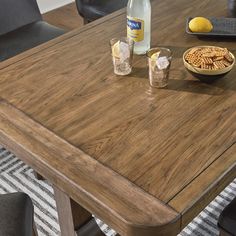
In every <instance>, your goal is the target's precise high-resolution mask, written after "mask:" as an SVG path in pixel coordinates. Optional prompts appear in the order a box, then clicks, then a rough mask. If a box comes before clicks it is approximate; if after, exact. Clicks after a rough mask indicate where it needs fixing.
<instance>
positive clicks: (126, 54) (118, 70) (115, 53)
mask: <svg viewBox="0 0 236 236" xmlns="http://www.w3.org/2000/svg"><path fill="white" fill-rule="evenodd" d="M110 46H111V53H112V61H113V66H114V73H115V74H116V75H128V74H130V73H131V72H132V59H133V48H134V41H133V40H131V39H129V38H126V37H123V38H120V39H118V38H114V39H111V40H110Z"/></svg>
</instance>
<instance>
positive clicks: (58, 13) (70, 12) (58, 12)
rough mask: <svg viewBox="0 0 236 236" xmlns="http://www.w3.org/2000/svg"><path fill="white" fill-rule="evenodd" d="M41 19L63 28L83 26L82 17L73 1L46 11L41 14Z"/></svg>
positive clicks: (69, 28)
mask: <svg viewBox="0 0 236 236" xmlns="http://www.w3.org/2000/svg"><path fill="white" fill-rule="evenodd" d="M43 19H44V20H45V21H47V22H48V23H50V24H52V25H55V26H58V27H60V28H63V29H65V30H73V29H76V28H78V27H81V26H83V18H82V17H81V16H79V14H78V12H77V8H76V5H75V3H71V4H68V5H66V6H63V7H60V8H57V9H55V10H52V11H50V12H47V13H45V14H43Z"/></svg>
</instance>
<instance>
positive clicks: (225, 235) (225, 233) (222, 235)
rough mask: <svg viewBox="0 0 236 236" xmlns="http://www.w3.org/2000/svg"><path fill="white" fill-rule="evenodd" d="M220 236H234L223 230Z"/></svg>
mask: <svg viewBox="0 0 236 236" xmlns="http://www.w3.org/2000/svg"><path fill="white" fill-rule="evenodd" d="M219 236H232V235H231V234H229V233H228V232H226V231H224V230H223V229H220V235H219Z"/></svg>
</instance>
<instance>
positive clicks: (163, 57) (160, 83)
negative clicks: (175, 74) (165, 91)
mask: <svg viewBox="0 0 236 236" xmlns="http://www.w3.org/2000/svg"><path fill="white" fill-rule="evenodd" d="M147 58H148V67H149V82H150V85H151V86H152V87H156V88H164V87H166V86H167V85H168V76H169V69H170V64H171V59H172V53H171V51H170V49H168V48H161V47H158V48H151V49H150V50H149V51H148V52H147Z"/></svg>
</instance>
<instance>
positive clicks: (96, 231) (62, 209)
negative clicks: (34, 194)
mask: <svg viewBox="0 0 236 236" xmlns="http://www.w3.org/2000/svg"><path fill="white" fill-rule="evenodd" d="M53 188H54V194H55V199H56V204H57V211H58V218H59V224H60V228H61V236H75V235H78V236H88V235H89V236H104V234H103V232H102V231H101V230H100V228H99V227H98V225H97V224H96V222H95V220H94V218H93V217H92V215H91V213H90V212H88V211H87V210H85V209H84V208H83V207H81V206H80V205H79V204H77V203H76V202H75V201H73V200H72V199H71V198H70V197H69V196H67V195H66V194H65V193H64V192H63V191H61V190H59V189H58V188H57V187H56V186H53ZM76 232H77V234H76Z"/></svg>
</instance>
